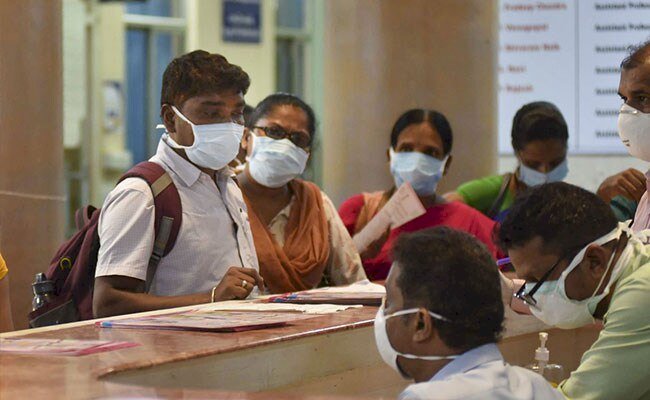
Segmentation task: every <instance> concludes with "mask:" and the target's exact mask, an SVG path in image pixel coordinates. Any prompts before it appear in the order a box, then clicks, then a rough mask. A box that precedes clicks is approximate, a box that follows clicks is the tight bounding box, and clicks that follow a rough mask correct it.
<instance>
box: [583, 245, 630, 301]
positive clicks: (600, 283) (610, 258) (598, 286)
mask: <svg viewBox="0 0 650 400" xmlns="http://www.w3.org/2000/svg"><path fill="white" fill-rule="evenodd" d="M622 236H623V235H621V237H622ZM621 237H619V240H621ZM617 246H618V242H617ZM615 255H616V249H614V251H612V255H611V256H610V257H609V262H608V263H607V269H606V270H605V273H604V274H603V276H602V277H601V278H600V282H598V285H596V289H595V290H594V292H593V293H592V294H591V296H589V298H592V297H594V296H595V295H596V293H597V292H598V289H600V286H601V285H602V284H603V282H604V281H605V277H607V274H608V273H609V270H610V268H611V267H612V261H614V256H615ZM603 293H605V292H604V290H603Z"/></svg>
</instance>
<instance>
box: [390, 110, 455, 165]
mask: <svg viewBox="0 0 650 400" xmlns="http://www.w3.org/2000/svg"><path fill="white" fill-rule="evenodd" d="M425 121H426V122H428V123H429V125H431V127H432V128H434V129H435V130H436V131H437V132H438V135H440V139H441V140H442V149H443V151H444V153H445V155H447V154H449V153H450V152H451V146H452V144H453V141H454V137H453V135H452V132H451V125H449V121H447V118H446V117H445V116H444V115H442V114H441V113H439V112H438V111H434V110H424V109H421V108H414V109H412V110H408V111H406V112H405V113H404V114H402V115H400V117H399V118H397V121H395V125H393V130H392V131H391V133H390V146H391V147H392V148H393V149H394V148H395V146H397V139H398V138H399V135H400V134H401V133H402V131H404V129H406V128H407V127H408V126H410V125H416V124H421V123H422V122H425Z"/></svg>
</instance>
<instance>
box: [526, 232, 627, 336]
mask: <svg viewBox="0 0 650 400" xmlns="http://www.w3.org/2000/svg"><path fill="white" fill-rule="evenodd" d="M623 232H628V228H627V225H626V224H625V223H620V224H619V226H618V227H617V228H616V229H614V230H613V231H611V232H610V233H608V234H607V235H605V236H603V237H601V238H599V239H597V240H595V241H593V242H592V243H590V244H588V245H587V246H585V247H584V248H583V249H582V250H581V251H580V252H579V253H578V254H577V255H576V256H575V257H574V258H573V260H571V263H570V264H569V266H568V267H567V268H566V269H565V270H564V271H562V275H560V278H559V279H558V280H556V281H546V282H544V283H542V285H541V286H540V287H539V289H538V290H537V292H536V293H535V294H534V295H533V297H534V298H535V300H536V301H537V305H536V307H531V308H530V311H531V312H532V313H533V315H534V316H536V317H537V318H538V319H540V320H542V321H543V322H544V323H546V324H548V325H552V326H557V327H558V328H563V329H572V328H579V327H581V326H584V325H587V324H591V323H593V322H594V316H593V314H594V312H595V311H596V307H597V306H598V303H600V302H601V301H602V300H603V299H604V298H605V297H606V296H607V295H608V294H609V290H610V288H611V286H612V284H613V283H614V282H616V280H617V279H618V277H619V276H620V274H621V272H622V271H623V268H624V267H625V266H626V265H627V264H628V262H629V261H630V258H631V256H632V246H631V245H630V243H628V245H627V246H626V248H625V249H624V250H623V252H622V253H621V256H620V257H619V259H618V261H617V262H616V264H615V265H613V266H612V265H611V263H612V260H613V259H614V255H615V253H616V252H615V251H614V252H612V256H611V257H610V259H609V262H608V263H607V268H606V269H605V272H604V274H603V277H602V278H601V280H600V282H598V285H597V286H596V288H595V289H594V293H593V294H592V295H591V296H590V297H588V298H586V299H584V300H573V299H570V298H569V297H568V296H567V294H566V287H565V285H566V279H567V276H569V274H570V273H571V271H573V270H574V269H576V267H577V266H578V265H579V264H580V263H581V262H582V260H583V259H584V257H585V252H586V251H587V248H588V247H589V246H591V245H592V244H596V245H600V246H602V245H604V244H605V243H609V242H611V241H612V240H616V239H618V238H620V237H621V234H622V233H623ZM610 268H611V269H612V274H611V275H610V278H609V281H608V282H607V285H605V288H604V290H603V292H602V293H601V294H598V295H597V294H596V292H598V289H600V287H601V285H602V284H603V281H604V280H605V277H606V276H607V273H608V272H609V270H610ZM534 286H535V283H534V282H533V283H527V284H526V292H529V291H530V290H532V288H533V287H534Z"/></svg>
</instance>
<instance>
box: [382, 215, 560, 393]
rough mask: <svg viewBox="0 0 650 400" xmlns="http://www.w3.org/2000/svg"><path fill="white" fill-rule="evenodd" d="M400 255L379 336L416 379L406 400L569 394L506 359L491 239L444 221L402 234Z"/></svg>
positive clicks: (392, 361) (387, 357)
mask: <svg viewBox="0 0 650 400" xmlns="http://www.w3.org/2000/svg"><path fill="white" fill-rule="evenodd" d="M393 260H394V263H393V266H392V268H391V271H390V274H389V275H388V279H387V281H386V299H385V304H384V306H383V307H382V308H380V309H379V311H378V313H377V318H376V320H375V338H376V341H377V347H378V349H379V352H380V354H381V356H382V358H383V359H384V361H385V362H386V363H387V364H388V365H389V366H391V367H392V368H393V369H395V370H396V371H397V372H399V373H400V374H401V375H402V376H403V377H405V378H409V379H413V380H414V381H415V383H414V384H412V385H410V386H408V387H407V388H406V389H405V390H404V392H402V394H401V395H400V399H447V400H449V399H518V400H522V399H524V400H525V399H561V398H563V397H562V396H561V394H560V393H559V392H557V391H555V390H554V389H553V388H552V387H551V385H550V384H549V383H548V382H546V380H544V378H543V377H542V376H541V375H538V374H536V373H534V372H532V371H529V370H526V369H524V368H521V367H514V366H510V365H508V364H507V363H505V361H504V360H503V357H502V355H501V352H500V351H499V349H498V347H497V345H496V342H497V341H498V338H499V335H500V333H501V331H502V329H503V313H504V311H503V307H504V306H503V302H502V301H501V289H500V283H499V275H498V271H497V267H496V265H495V263H494V260H493V259H492V257H491V256H490V253H489V252H488V251H487V249H486V248H485V246H484V245H482V244H481V243H480V242H478V241H477V240H476V239H475V238H474V237H472V236H471V235H468V234H466V233H463V232H459V231H456V230H453V229H450V228H447V227H436V228H433V229H427V230H423V231H419V232H415V233H411V234H408V235H403V236H401V237H400V238H399V239H398V241H397V242H396V244H395V246H394V247H393ZM468 277H471V279H467V278H468Z"/></svg>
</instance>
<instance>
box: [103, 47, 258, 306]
mask: <svg viewBox="0 0 650 400" xmlns="http://www.w3.org/2000/svg"><path fill="white" fill-rule="evenodd" d="M249 85H250V79H249V77H248V75H247V74H246V72H244V71H243V70H242V69H241V68H240V67H238V66H236V65H233V64H230V63H228V61H227V60H226V59H225V58H224V57H223V56H221V55H218V54H210V53H208V52H205V51H200V50H199V51H194V52H191V53H188V54H185V55H183V56H180V57H178V58H176V59H174V60H172V62H171V63H170V64H169V66H168V67H167V69H166V70H165V73H164V75H163V83H162V95H161V111H160V114H161V117H162V120H163V123H164V126H165V129H166V131H167V133H166V134H164V135H163V137H162V139H161V141H160V143H159V145H158V150H157V151H156V155H155V156H154V157H153V158H151V160H150V161H152V162H154V163H156V164H158V165H160V166H162V167H163V168H164V170H165V171H166V172H167V173H168V174H169V176H170V177H171V179H172V182H173V184H174V185H175V187H176V189H177V190H178V193H179V197H180V201H181V205H182V223H181V226H180V229H179V231H178V236H177V238H176V242H175V245H174V247H173V248H172V250H171V251H170V252H169V253H168V254H167V255H166V256H165V257H163V258H162V260H161V261H160V263H159V265H158V267H157V269H156V273H155V275H154V276H153V279H152V281H151V282H148V283H150V290H149V292H148V293H145V280H146V278H147V268H148V264H149V259H150V257H151V254H152V251H153V247H154V236H155V235H154V222H155V210H154V208H155V207H154V197H153V194H152V190H151V189H150V188H149V185H148V184H147V183H146V182H145V181H144V180H142V179H140V178H128V179H125V180H124V181H122V182H121V183H120V184H119V185H117V187H116V188H115V189H114V190H113V191H112V192H111V193H110V194H109V195H108V197H107V198H106V200H105V202H104V206H103V208H102V213H101V217H100V221H99V238H100V249H99V255H98V261H97V269H96V274H95V288H94V297H93V313H94V314H95V316H96V317H106V316H112V315H119V314H127V313H133V312H141V311H151V310H157V309H164V308H171V307H179V306H185V305H192V304H199V303H208V302H210V301H219V300H231V299H243V298H246V297H248V295H249V294H250V293H251V291H252V290H253V288H254V287H255V286H258V287H259V288H260V289H261V290H263V289H264V284H263V280H262V278H261V277H260V275H259V274H258V263H257V256H256V254H255V250H254V245H253V239H252V236H251V231H250V227H249V224H248V216H247V213H246V205H245V203H244V201H243V199H242V195H241V191H240V190H239V188H238V187H237V185H236V183H235V182H234V180H233V179H232V175H231V173H230V169H229V168H228V165H227V164H228V163H229V162H231V161H232V160H233V159H234V158H235V156H236V154H237V151H238V150H239V143H240V141H241V136H242V133H243V123H244V120H243V109H244V94H245V93H246V91H247V90H248V87H249ZM143 134H144V132H143Z"/></svg>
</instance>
